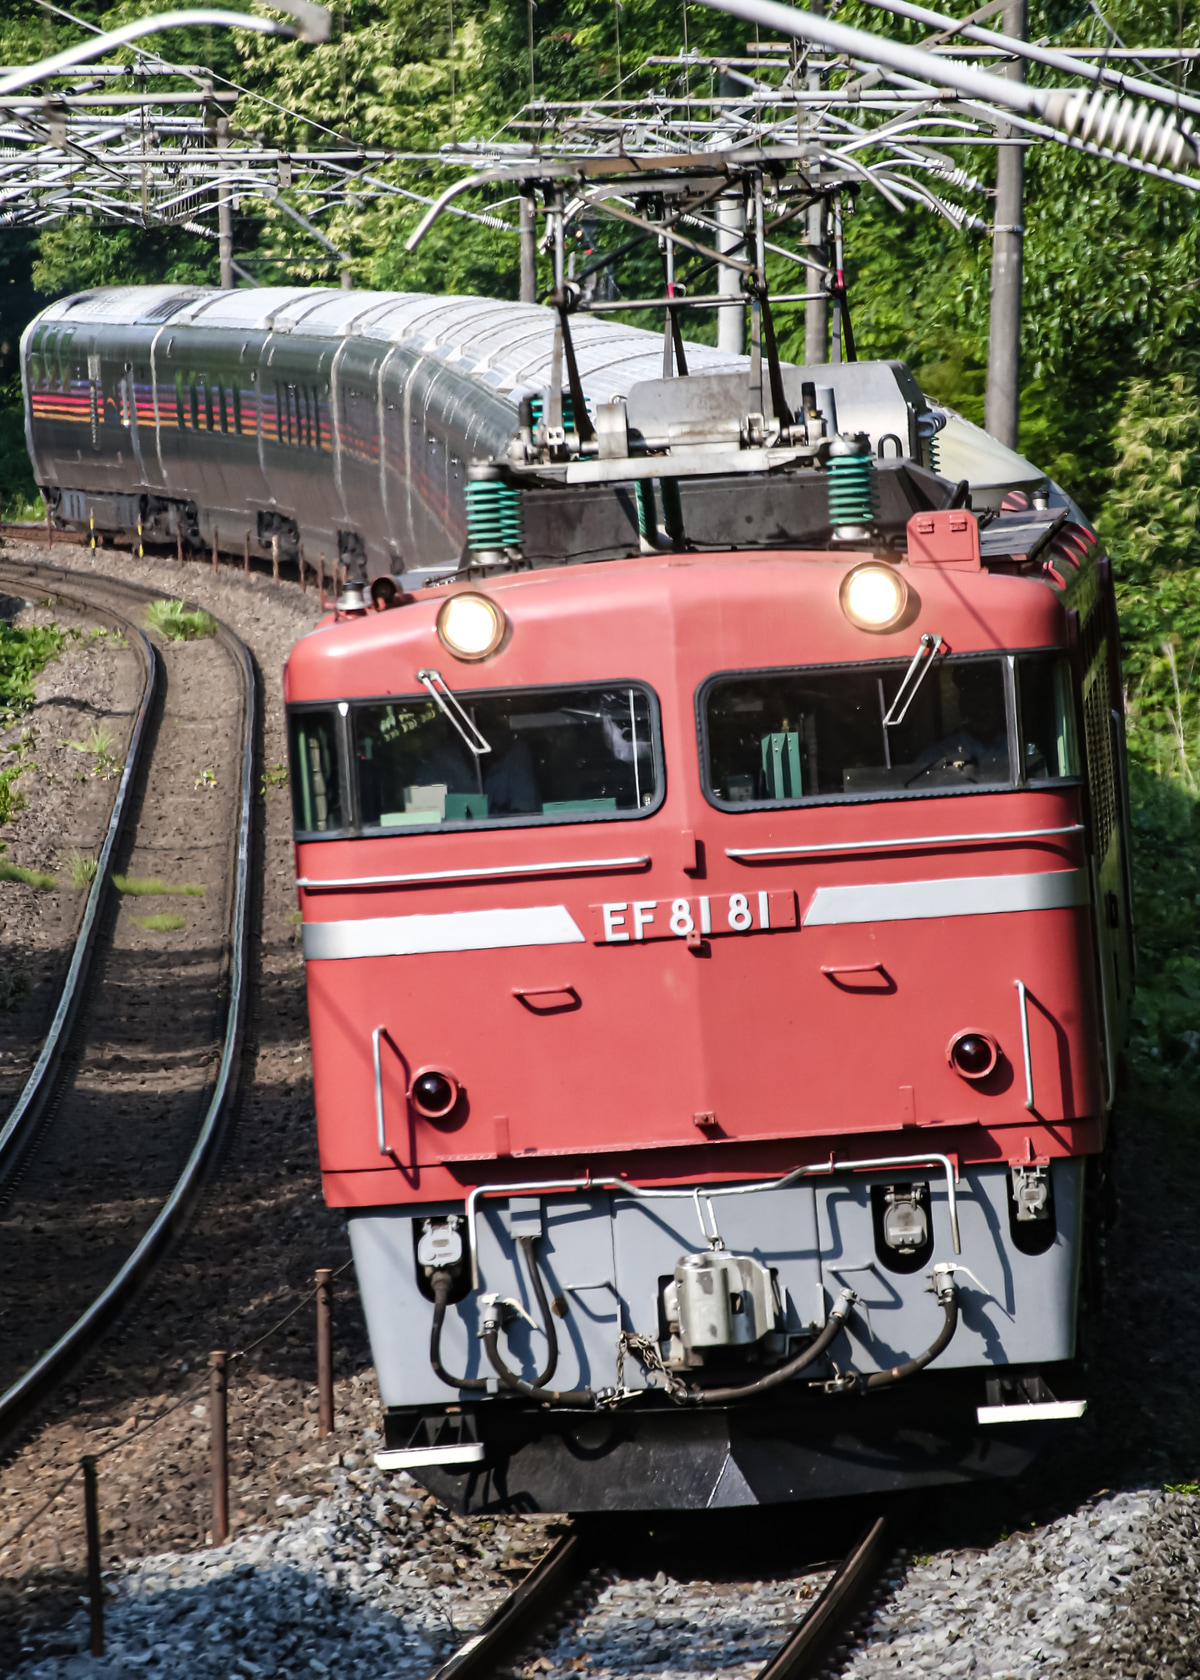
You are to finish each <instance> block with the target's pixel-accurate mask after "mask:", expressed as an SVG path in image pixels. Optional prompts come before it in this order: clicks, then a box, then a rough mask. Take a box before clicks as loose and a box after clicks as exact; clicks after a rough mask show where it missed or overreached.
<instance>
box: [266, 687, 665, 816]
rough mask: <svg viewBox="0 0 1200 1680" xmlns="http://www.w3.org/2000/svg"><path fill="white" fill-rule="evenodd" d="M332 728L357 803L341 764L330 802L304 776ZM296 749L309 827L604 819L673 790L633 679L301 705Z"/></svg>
mask: <svg viewBox="0 0 1200 1680" xmlns="http://www.w3.org/2000/svg"><path fill="white" fill-rule="evenodd" d="M456 702H457V704H458V705H459V706H461V708H462V714H461V716H458V717H456V716H455V712H456V705H455V703H456ZM339 714H340V716H339ZM333 734H338V735H340V737H341V756H342V758H344V761H345V763H346V764H347V765H348V766H349V775H348V776H347V777H346V778H344V779H345V780H346V781H348V782H349V783H350V784H351V791H352V798H353V807H352V811H351V812H346V811H344V810H343V807H342V805H341V804H338V803H337V802H336V801H335V800H334V799H332V798H331V796H330V792H329V789H330V787H331V784H332V772H331V769H330V768H328V767H327V768H326V771H325V774H324V778H323V781H322V784H321V786H322V789H323V801H322V802H319V801H317V800H315V799H313V798H312V796H311V794H310V792H309V788H310V786H311V784H312V778H311V776H308V777H307V779H305V776H304V772H305V770H306V769H307V767H308V766H310V765H311V764H312V763H313V762H314V759H315V758H319V759H320V761H321V762H322V764H323V765H326V766H328V765H329V762H330V758H331V755H330V753H329V752H328V750H327V749H326V743H327V741H328V740H329V739H330V738H331V736H332V735H333ZM318 743H319V746H318ZM473 749H474V750H473ZM292 756H293V764H294V765H295V766H297V768H298V769H299V770H300V772H301V776H300V778H299V781H298V785H297V798H296V826H297V829H298V830H299V831H300V832H307V833H312V832H328V831H329V824H330V822H331V820H332V821H334V822H336V824H337V825H338V826H340V828H341V831H342V832H345V831H346V830H347V829H350V830H351V831H354V830H357V831H359V832H367V833H386V832H391V831H395V830H397V829H403V830H420V829H427V828H431V827H437V828H452V827H455V828H457V827H471V826H478V825H486V826H489V827H491V826H496V825H501V824H529V823H546V822H555V823H572V822H595V821H603V820H605V819H620V818H622V817H636V816H638V815H641V814H643V813H645V812H647V811H649V810H652V809H653V808H654V807H656V806H657V805H658V804H659V803H660V802H661V799H662V791H663V772H662V754H661V749H660V746H659V729H658V718H657V707H656V706H655V704H654V702H653V698H652V696H651V694H650V693H649V691H648V690H647V689H645V688H643V687H641V686H640V685H635V684H630V683H624V684H604V685H595V686H592V685H589V686H587V687H581V688H553V689H529V690H524V691H518V692H513V691H508V692H504V693H483V694H481V693H478V692H464V691H461V690H459V691H457V692H455V693H453V694H452V695H451V696H449V698H448V701H447V703H446V704H439V703H438V701H437V700H436V699H435V698H434V696H433V695H432V694H422V695H421V696H419V697H408V698H405V699H401V700H386V701H366V702H363V701H352V702H350V703H349V704H346V703H345V702H343V703H342V704H341V705H340V706H337V707H329V708H321V709H317V708H312V709H308V708H306V709H305V710H303V711H299V710H298V711H296V712H294V713H293V715H292Z"/></svg>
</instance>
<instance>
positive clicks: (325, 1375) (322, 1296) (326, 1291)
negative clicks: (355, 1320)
mask: <svg viewBox="0 0 1200 1680" xmlns="http://www.w3.org/2000/svg"><path fill="white" fill-rule="evenodd" d="M332 1281H333V1273H332V1271H330V1269H329V1267H328V1266H318V1267H317V1439H318V1440H321V1441H323V1440H324V1439H325V1437H326V1435H329V1434H331V1433H332V1431H333V1288H332Z"/></svg>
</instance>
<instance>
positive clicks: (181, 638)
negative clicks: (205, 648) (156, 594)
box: [146, 601, 217, 642]
mask: <svg viewBox="0 0 1200 1680" xmlns="http://www.w3.org/2000/svg"><path fill="white" fill-rule="evenodd" d="M146 623H147V624H148V625H149V626H150V628H151V629H152V630H157V631H158V633H159V635H160V636H165V637H166V638H167V640H168V641H169V642H194V641H197V640H198V639H199V638H200V637H201V636H215V635H216V633H217V621H216V619H215V618H214V617H213V615H212V614H211V613H210V612H205V611H204V609H203V607H197V608H196V610H195V611H194V612H190V611H189V610H188V608H187V607H186V606H185V605H184V603H183V602H182V601H151V603H150V605H149V606H148V607H147V608H146Z"/></svg>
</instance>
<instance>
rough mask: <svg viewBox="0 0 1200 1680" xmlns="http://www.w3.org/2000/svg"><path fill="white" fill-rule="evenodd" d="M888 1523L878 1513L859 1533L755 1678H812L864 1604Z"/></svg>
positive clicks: (881, 1557)
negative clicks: (788, 1636) (815, 1599)
mask: <svg viewBox="0 0 1200 1680" xmlns="http://www.w3.org/2000/svg"><path fill="white" fill-rule="evenodd" d="M890 1529H891V1523H890V1520H889V1518H888V1517H887V1516H886V1515H884V1516H879V1517H876V1518H875V1521H874V1522H873V1523H870V1524H869V1525H868V1526H867V1528H865V1529H864V1530H863V1532H862V1533H861V1534H860V1535H859V1537H858V1539H857V1540H856V1541H855V1543H854V1545H853V1547H852V1548H851V1550H850V1551H849V1552H848V1553H847V1555H846V1557H845V1559H844V1560H843V1561H842V1563H841V1564H840V1565H839V1567H838V1569H837V1571H836V1572H835V1574H834V1575H833V1577H832V1579H831V1580H829V1581H828V1582H827V1583H826V1585H825V1587H824V1588H823V1590H822V1592H821V1594H820V1596H819V1597H818V1599H817V1601H816V1603H815V1604H814V1605H813V1607H812V1609H811V1610H809V1611H808V1612H807V1614H806V1615H805V1617H804V1619H803V1620H802V1621H801V1622H800V1624H799V1626H798V1627H797V1628H796V1631H795V1632H794V1633H793V1634H792V1636H791V1638H790V1639H788V1641H787V1642H786V1644H784V1645H783V1646H782V1647H781V1648H780V1649H779V1650H778V1651H777V1652H776V1653H775V1655H774V1656H773V1657H772V1658H770V1660H769V1661H768V1662H767V1663H766V1664H765V1665H764V1666H763V1667H762V1668H760V1669H759V1671H758V1674H757V1675H756V1676H755V1680H810V1677H812V1676H816V1675H818V1674H819V1673H820V1672H821V1669H822V1667H823V1665H824V1662H825V1659H826V1657H827V1656H828V1655H829V1653H830V1651H831V1649H832V1648H833V1646H834V1645H836V1643H837V1641H838V1639H839V1637H840V1636H841V1635H842V1634H843V1633H844V1632H845V1631H846V1628H847V1626H848V1625H849V1624H850V1623H851V1622H852V1621H853V1619H854V1617H855V1615H856V1614H857V1613H858V1611H859V1609H860V1608H861V1606H862V1602H863V1600H864V1598H865V1597H866V1595H867V1593H868V1592H869V1591H870V1588H871V1586H872V1584H873V1583H874V1582H875V1581H876V1580H877V1579H878V1576H879V1571H880V1569H881V1567H882V1565H883V1563H884V1562H885V1555H884V1548H885V1546H886V1545H887V1542H888V1537H889V1532H890Z"/></svg>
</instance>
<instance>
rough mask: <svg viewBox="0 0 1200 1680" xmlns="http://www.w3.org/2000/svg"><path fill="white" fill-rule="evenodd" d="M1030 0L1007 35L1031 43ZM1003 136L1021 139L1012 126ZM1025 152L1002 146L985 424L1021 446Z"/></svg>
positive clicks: (1019, 71) (1016, 75) (1007, 24)
mask: <svg viewBox="0 0 1200 1680" xmlns="http://www.w3.org/2000/svg"><path fill="white" fill-rule="evenodd" d="M1026 25H1027V18H1026V0H1008V3H1007V5H1006V6H1005V8H1004V33H1005V34H1006V35H1011V36H1014V37H1016V38H1018V39H1020V40H1022V41H1023V40H1024V39H1025V30H1026ZM1004 74H1005V75H1006V76H1007V77H1008V78H1009V80H1011V81H1016V82H1020V81H1024V79H1025V61H1024V59H1020V58H1018V59H1014V60H1013V62H1012V63H1011V64H1008V65H1006V66H1005V69H1004ZM1001 138H1002V139H1004V138H1008V139H1014V140H1015V139H1016V138H1017V134H1016V131H1015V130H1014V129H1012V128H1006V129H1004V130H1002V131H1001ZM1024 223H1025V148H1024V146H1013V145H1008V146H1003V145H1002V146H998V147H997V148H996V211H995V225H994V228H993V232H992V314H991V323H990V326H989V330H988V375H987V395H986V397H985V399H984V422H983V423H984V426H985V428H986V429H987V430H988V431H989V432H990V433H991V434H992V436H993V437H994V438H998V439H999V441H1000V442H1001V443H1004V444H1007V445H1008V447H1009V448H1010V449H1015V448H1016V447H1017V435H1018V432H1019V430H1020V420H1021V269H1022V263H1023V257H1024V247H1025V225H1024Z"/></svg>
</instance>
